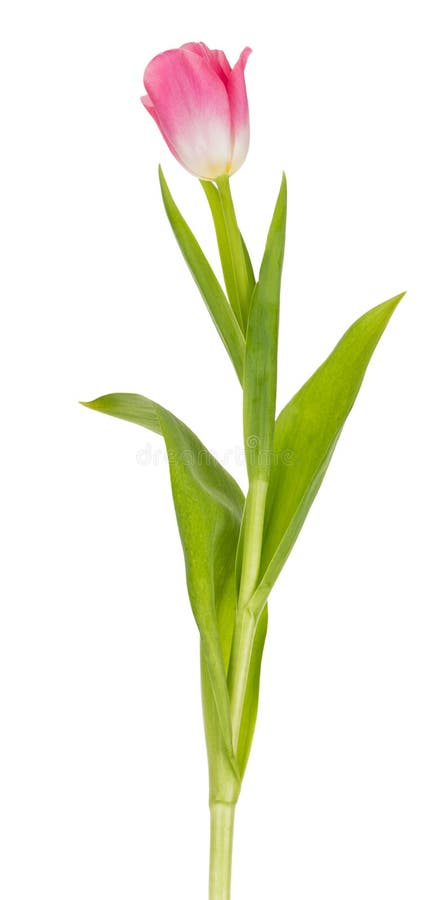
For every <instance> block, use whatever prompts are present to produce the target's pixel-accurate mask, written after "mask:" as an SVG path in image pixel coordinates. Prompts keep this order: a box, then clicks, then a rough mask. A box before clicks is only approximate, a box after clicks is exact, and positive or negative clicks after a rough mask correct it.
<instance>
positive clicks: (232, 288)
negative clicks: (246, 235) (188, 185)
mask: <svg viewBox="0 0 438 900" xmlns="http://www.w3.org/2000/svg"><path fill="white" fill-rule="evenodd" d="M201 185H202V187H203V189H204V192H205V195H206V197H207V200H208V204H209V206H210V210H211V214H212V217H213V223H214V228H215V232H216V239H217V245H218V249H219V256H220V260H221V265H222V272H223V275H224V281H225V287H226V289H227V294H228V299H229V301H230V303H231V306H232V308H233V311H234V314H235V316H236V319H237V320H238V322H239V324H240V326H241V328H242V330H243V322H242V318H241V311H240V299H239V286H238V284H237V281H236V273H235V270H234V265H233V258H232V253H231V248H230V243H229V239H228V233H227V225H226V222H225V217H224V210H223V206H222V203H221V199H220V196H219V192H218V189H217V187H216V185H215V184H213V182H212V181H204V180H202V179H201ZM240 239H241V242H242V247H243V252H244V258H245V264H246V273H247V279H248V285H249V291H250V293H252V291H253V290H254V285H255V278H254V270H253V267H252V263H251V258H250V255H249V253H248V249H247V246H246V244H245V241H244V239H243V237H242V235H240Z"/></svg>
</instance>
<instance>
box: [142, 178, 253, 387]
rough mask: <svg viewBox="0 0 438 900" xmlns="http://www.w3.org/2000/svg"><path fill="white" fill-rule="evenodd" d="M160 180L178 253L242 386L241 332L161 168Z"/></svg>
mask: <svg viewBox="0 0 438 900" xmlns="http://www.w3.org/2000/svg"><path fill="white" fill-rule="evenodd" d="M159 178H160V186H161V193H162V197H163V202H164V207H165V210H166V213H167V217H168V219H169V222H170V224H171V226H172V230H173V233H174V235H175V237H176V239H177V241H178V244H179V247H180V250H181V253H182V255H183V257H184V259H185V261H186V263H187V265H188V267H189V269H190V271H191V273H192V275H193V278H194V279H195V282H196V284H197V286H198V288H199V291H200V293H201V295H202V297H203V299H204V301H205V303H206V305H207V307H208V310H209V312H210V315H211V317H212V319H213V322H214V324H215V325H216V328H217V330H218V332H219V334H220V336H221V338H222V341H223V343H224V345H225V347H226V349H227V351H228V354H229V356H230V359H231V361H232V363H233V366H234V368H235V370H236V374H237V377H238V379H239V381H240V382H242V378H243V356H244V345H245V342H244V337H243V334H242V330H241V328H240V326H239V323H238V321H237V319H236V316H235V314H234V312H233V310H232V308H231V306H230V304H229V303H228V300H227V298H226V296H225V294H224V292H223V290H222V288H221V286H220V284H219V282H218V280H217V278H216V275H215V274H214V272H213V269H212V268H211V266H210V264H209V262H208V260H207V258H206V256H205V255H204V253H203V251H202V250H201V247H200V246H199V244H198V241H197V240H196V238H195V236H194V234H193V232H192V231H191V230H190V228H189V226H188V225H187V222H186V221H185V220H184V218H183V216H182V215H181V213H180V211H179V209H178V207H177V205H176V203H175V201H174V199H173V197H172V194H171V193H170V190H169V188H168V185H167V183H166V180H165V178H164V175H163V172H162V170H161V167H160V169H159Z"/></svg>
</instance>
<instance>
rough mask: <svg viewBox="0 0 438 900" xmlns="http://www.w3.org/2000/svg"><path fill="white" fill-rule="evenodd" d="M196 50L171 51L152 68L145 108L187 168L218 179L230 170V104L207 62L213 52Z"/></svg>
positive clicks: (146, 77) (202, 47)
mask: <svg viewBox="0 0 438 900" xmlns="http://www.w3.org/2000/svg"><path fill="white" fill-rule="evenodd" d="M192 46H194V47H196V48H197V49H196V50H195V49H190V50H189V49H186V48H183V49H180V50H168V51H166V52H165V53H160V54H159V56H156V57H155V58H154V59H153V60H152V62H150V63H149V65H148V66H147V68H146V71H145V74H144V84H145V88H146V90H147V93H148V101H147V102H145V106H146V108H147V109H148V111H149V112H150V113H151V115H153V117H154V119H155V121H156V122H157V124H158V126H159V128H160V130H161V132H162V134H163V137H164V138H165V140H166V141H167V143H168V146H169V147H170V149H171V150H172V152H173V153H174V155H175V156H177V158H178V160H179V161H180V162H182V164H183V165H184V166H185V167H186V169H188V170H189V171H190V172H192V173H193V174H194V175H197V176H198V177H199V178H216V177H217V176H218V175H222V174H224V173H225V172H226V171H228V170H229V165H230V159H231V150H232V133H231V119H230V105H229V101H228V96H227V91H226V88H225V85H224V83H223V80H222V78H221V77H219V76H218V74H217V73H216V71H215V69H214V68H213V67H212V66H211V65H210V64H209V62H208V59H207V57H208V54H209V53H211V51H209V50H208V48H207V47H205V45H199V44H198V45H191V47H192ZM152 108H153V110H154V112H152Z"/></svg>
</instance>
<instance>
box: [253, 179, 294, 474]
mask: <svg viewBox="0 0 438 900" xmlns="http://www.w3.org/2000/svg"><path fill="white" fill-rule="evenodd" d="M286 208H287V188H286V177H285V175H283V178H282V181H281V187H280V191H279V194H278V199H277V203H276V205H275V210H274V215H273V217H272V222H271V225H270V228H269V232H268V238H267V241H266V248H265V252H264V255H263V260H262V265H261V268H260V276H259V281H258V284H257V285H256V287H255V290H254V293H253V297H252V301H251V307H250V311H249V319H248V330H247V335H246V351H245V366H244V376H243V426H244V437H245V452H246V459H247V467H248V475H249V480H250V482H251V481H252V480H254V479H259V480H263V481H268V479H269V472H270V462H271V454H272V444H273V439H274V427H275V400H276V390H277V345H278V318H279V308H280V287H281V272H282V267H283V256H284V244H285V239H286Z"/></svg>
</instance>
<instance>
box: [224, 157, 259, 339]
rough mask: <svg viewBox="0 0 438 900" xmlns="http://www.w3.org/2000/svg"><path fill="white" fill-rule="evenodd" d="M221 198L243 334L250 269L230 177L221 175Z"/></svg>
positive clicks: (245, 322)
mask: <svg viewBox="0 0 438 900" xmlns="http://www.w3.org/2000/svg"><path fill="white" fill-rule="evenodd" d="M216 184H217V187H218V191H219V197H220V201H221V204H222V210H223V215H224V222H225V228H226V232H227V238H228V246H229V251H230V257H231V263H232V268H233V275H234V282H235V287H236V291H237V296H238V301H239V308H240V321H241V325H242V329H243V332H244V333H245V331H246V325H247V322H248V313H249V304H250V300H251V285H250V283H249V279H248V268H247V260H246V256H245V251H244V248H243V244H242V236H241V234H240V231H239V226H238V224H237V218H236V212H235V209H234V203H233V198H232V196H231V189H230V179H229V176H228V175H221V176H220V178H218V179H217V180H216Z"/></svg>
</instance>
